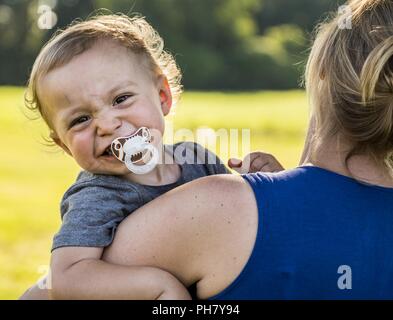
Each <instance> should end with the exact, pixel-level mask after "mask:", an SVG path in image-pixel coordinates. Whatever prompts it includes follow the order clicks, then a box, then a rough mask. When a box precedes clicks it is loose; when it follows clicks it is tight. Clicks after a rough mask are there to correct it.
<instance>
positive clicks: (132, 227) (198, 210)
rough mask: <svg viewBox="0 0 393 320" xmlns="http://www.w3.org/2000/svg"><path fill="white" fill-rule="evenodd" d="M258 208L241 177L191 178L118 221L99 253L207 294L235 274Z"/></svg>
mask: <svg viewBox="0 0 393 320" xmlns="http://www.w3.org/2000/svg"><path fill="white" fill-rule="evenodd" d="M257 221H258V216H257V208H256V202H255V198H254V195H253V192H252V189H251V187H250V186H249V185H248V183H247V182H246V181H245V180H244V179H243V178H242V177H240V176H236V175H228V174H224V175H215V176H208V177H204V178H200V179H197V180H194V181H192V182H190V183H187V184H185V185H182V186H180V187H178V188H176V189H173V190H171V191H169V192H167V193H166V194H164V195H162V196H160V197H158V198H157V199H155V200H153V201H151V202H149V203H148V204H146V205H145V206H143V207H142V208H140V209H138V210H137V211H135V212H134V213H133V214H131V215H130V216H129V217H128V218H127V219H126V220H125V221H123V222H122V223H121V224H120V226H119V228H118V231H117V233H116V236H115V240H114V243H113V244H112V246H111V247H110V248H109V249H108V250H107V251H106V253H105V255H104V258H105V259H107V260H108V261H109V262H113V263H119V264H139V265H150V266H155V267H159V268H162V269H165V270H167V271H169V272H171V273H173V274H174V275H175V276H177V277H178V278H179V279H180V280H181V281H183V283H184V284H186V285H189V284H192V283H195V282H198V291H199V292H198V295H199V296H200V297H208V296H211V295H213V294H215V293H217V292H219V291H220V290H222V289H224V288H225V286H226V285H229V284H230V282H231V281H233V280H234V278H235V277H236V275H237V274H238V273H240V271H241V270H242V268H243V266H244V264H245V263H246V262H247V259H248V257H249V255H250V253H251V251H252V247H253V244H254V242H255V237H256V229H257Z"/></svg>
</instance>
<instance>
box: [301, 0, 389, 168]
mask: <svg viewBox="0 0 393 320" xmlns="http://www.w3.org/2000/svg"><path fill="white" fill-rule="evenodd" d="M347 5H348V6H347V7H346V10H343V11H344V13H343V14H336V15H334V16H333V17H332V18H330V19H329V20H328V21H327V22H324V23H322V24H321V25H319V26H318V28H317V33H316V39H315V42H314V45H313V47H312V50H311V54H310V57H309V60H308V63H307V68H306V73H305V81H306V89H307V92H308V95H309V99H310V103H311V107H312V109H311V110H312V116H313V117H314V118H315V120H316V132H315V135H314V140H313V143H312V144H313V146H314V148H313V149H314V150H313V151H314V152H315V150H316V148H315V146H318V143H320V142H321V141H322V140H323V139H324V138H329V137H333V136H335V135H337V134H339V135H340V136H341V137H343V138H344V139H346V140H347V141H349V142H350V143H351V145H353V148H352V150H351V151H350V152H349V153H348V155H347V156H346V159H345V165H346V166H347V168H348V160H349V158H350V157H352V156H353V155H357V154H368V155H370V156H371V157H372V158H373V159H374V160H375V161H376V162H377V163H379V164H380V165H381V166H382V167H384V168H386V166H387V167H388V168H389V169H390V172H391V170H393V58H392V57H393V1H391V0H352V1H348V3H347ZM349 21H350V22H351V24H347V25H349V26H350V28H345V24H344V22H349ZM312 158H313V153H312V156H311V159H312Z"/></svg>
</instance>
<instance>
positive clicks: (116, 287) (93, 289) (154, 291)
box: [49, 247, 190, 300]
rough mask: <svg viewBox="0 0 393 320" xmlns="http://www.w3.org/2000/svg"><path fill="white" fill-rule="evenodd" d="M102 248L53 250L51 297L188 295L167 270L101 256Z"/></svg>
mask: <svg viewBox="0 0 393 320" xmlns="http://www.w3.org/2000/svg"><path fill="white" fill-rule="evenodd" d="M102 252H103V249H102V248H88V247H62V248H59V249H56V250H54V251H53V253H52V261H51V277H52V278H51V286H52V289H51V290H49V293H50V295H51V297H52V298H53V299H125V300H132V299H151V300H152V299H160V300H162V299H190V295H189V293H188V291H187V289H186V288H185V287H184V286H183V285H182V284H181V282H179V281H178V280H177V279H176V278H175V277H174V276H172V275H171V274H170V273H168V272H166V271H164V270H161V269H158V268H152V267H136V266H121V265H115V264H110V263H107V262H105V261H103V260H100V259H101V255H102Z"/></svg>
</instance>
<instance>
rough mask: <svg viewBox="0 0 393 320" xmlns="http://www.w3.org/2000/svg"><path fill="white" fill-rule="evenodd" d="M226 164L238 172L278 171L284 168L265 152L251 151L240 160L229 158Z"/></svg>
mask: <svg viewBox="0 0 393 320" xmlns="http://www.w3.org/2000/svg"><path fill="white" fill-rule="evenodd" d="M228 166H229V167H230V168H231V169H233V170H235V171H236V172H238V173H240V174H245V173H254V172H279V171H282V170H285V169H284V167H283V166H282V165H281V164H280V162H278V160H277V159H276V158H275V157H274V156H273V155H271V154H269V153H265V152H260V151H256V152H251V153H250V154H248V155H246V156H245V157H244V159H243V161H242V160H240V159H236V158H231V159H229V161H228Z"/></svg>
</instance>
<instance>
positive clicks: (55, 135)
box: [49, 130, 72, 157]
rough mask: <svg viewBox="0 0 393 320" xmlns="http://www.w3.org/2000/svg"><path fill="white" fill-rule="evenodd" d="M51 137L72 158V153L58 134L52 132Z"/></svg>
mask: <svg viewBox="0 0 393 320" xmlns="http://www.w3.org/2000/svg"><path fill="white" fill-rule="evenodd" d="M49 137H50V138H51V139H52V140H53V142H54V143H56V144H57V145H58V146H59V147H60V148H62V149H63V150H64V151H65V152H66V153H67V154H68V155H70V156H71V157H72V153H71V151H70V150H69V149H68V148H67V146H66V145H65V144H64V143H63V142H62V141H61V140H60V138H59V137H58V135H57V134H56V132H54V131H52V130H51V132H50V134H49Z"/></svg>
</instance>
